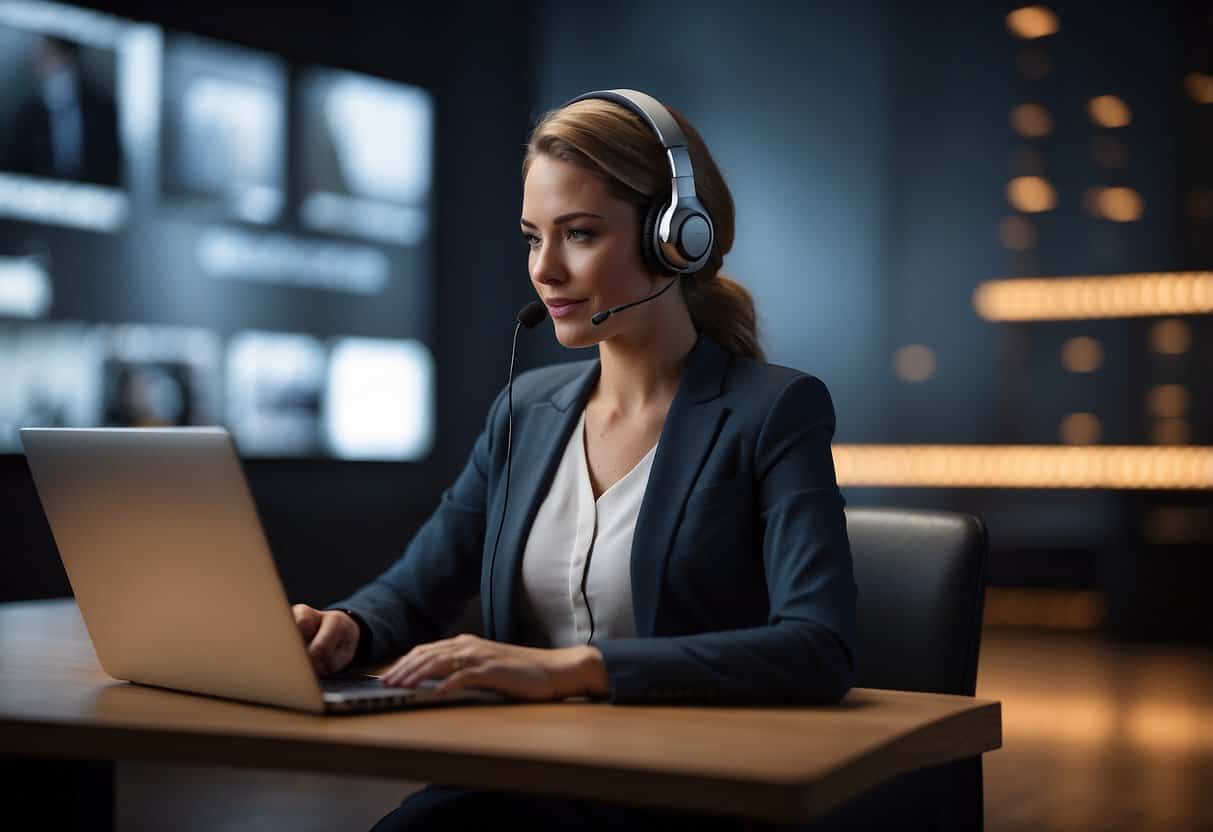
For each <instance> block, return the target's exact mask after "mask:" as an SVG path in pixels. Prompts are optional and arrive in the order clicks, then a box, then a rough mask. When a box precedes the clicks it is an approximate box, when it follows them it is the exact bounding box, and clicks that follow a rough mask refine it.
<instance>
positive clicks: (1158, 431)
mask: <svg viewBox="0 0 1213 832" xmlns="http://www.w3.org/2000/svg"><path fill="white" fill-rule="evenodd" d="M1191 436H1192V431H1191V429H1190V428H1189V427H1188V422H1187V420H1185V419H1159V420H1158V421H1157V422H1156V423H1155V424H1154V444H1156V445H1183V444H1186V443H1187V442H1188V441H1190V439H1191Z"/></svg>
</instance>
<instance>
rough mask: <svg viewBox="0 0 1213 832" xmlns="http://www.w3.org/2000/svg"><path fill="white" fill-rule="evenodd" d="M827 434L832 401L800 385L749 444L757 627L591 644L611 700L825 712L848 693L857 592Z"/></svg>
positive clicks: (815, 386)
mask: <svg viewBox="0 0 1213 832" xmlns="http://www.w3.org/2000/svg"><path fill="white" fill-rule="evenodd" d="M833 435H834V406H833V403H832V402H831V400H830V396H829V392H828V391H827V390H826V388H825V385H824V384H822V383H821V382H820V381H819V380H818V379H816V378H814V377H812V376H808V375H799V376H797V377H795V378H794V379H792V380H791V381H790V382H789V383H788V384H787V385H786V386H785V387H784V388H783V389H782V390H781V391H780V393H779V394H778V396H777V397H776V399H775V402H774V404H773V406H772V407H771V408H770V411H769V413H768V415H767V417H766V421H765V423H764V424H763V427H762V429H761V430H760V432H759V435H758V438H757V440H756V447H755V456H754V460H755V470H754V477H755V480H756V483H755V485H756V488H757V493H758V506H757V507H756V509H755V510H756V511H758V512H759V526H760V528H761V529H762V558H763V565H764V567H765V572H766V583H767V593H768V597H769V602H770V615H769V618H768V621H767V623H766V625H764V626H759V627H752V628H746V629H737V630H725V631H718V632H708V633H700V634H694V635H686V636H673V637H659V638H634V639H613V640H612V639H604V640H603V641H601V642H595V645H596V646H597V647H598V648H599V649H600V650H601V651H602V656H603V659H604V661H605V664H606V671H607V675H608V677H609V679H610V700H611V701H612V702H616V703H635V702H655V701H669V700H680V701H732V702H752V703H761V702H809V703H833V702H838V701H839V700H841V699H842V697H843V696H845V695H846V693H847V691H848V690H849V689H850V687H851V685H852V684H853V680H854V661H853V656H852V653H851V644H852V642H853V639H854V632H855V600H856V595H857V591H856V586H855V580H854V574H853V569H852V563H851V549H850V544H849V541H848V539H847V529H846V519H845V516H844V514H843V505H844V500H843V498H842V494H841V493H840V492H839V490H838V484H837V480H836V478H835V474H834V462H833V457H832V455H831V453H830V441H831V439H832V438H833ZM705 568H710V565H706V566H705Z"/></svg>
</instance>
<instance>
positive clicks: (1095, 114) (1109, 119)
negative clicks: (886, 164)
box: [1087, 95, 1133, 127]
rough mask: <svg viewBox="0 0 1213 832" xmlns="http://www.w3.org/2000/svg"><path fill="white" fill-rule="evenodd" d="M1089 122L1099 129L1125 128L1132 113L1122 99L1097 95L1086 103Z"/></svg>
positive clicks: (1131, 117) (1131, 118) (1130, 119)
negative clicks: (1089, 117)
mask: <svg viewBox="0 0 1213 832" xmlns="http://www.w3.org/2000/svg"><path fill="white" fill-rule="evenodd" d="M1087 112H1088V113H1089V114H1090V116H1091V120H1092V121H1094V122H1095V123H1096V124H1098V125H1100V126H1101V127H1126V126H1128V124H1129V122H1131V121H1132V120H1133V113H1132V111H1131V110H1130V109H1129V105H1128V104H1126V103H1125V102H1124V100H1123V99H1121V98H1117V97H1116V96H1115V95H1098V96H1096V97H1095V98H1092V99H1091V100H1090V101H1088V102H1087Z"/></svg>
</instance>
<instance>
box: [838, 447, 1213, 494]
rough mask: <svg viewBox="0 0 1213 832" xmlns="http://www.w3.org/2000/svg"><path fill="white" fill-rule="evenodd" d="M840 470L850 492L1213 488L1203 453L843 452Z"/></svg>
mask: <svg viewBox="0 0 1213 832" xmlns="http://www.w3.org/2000/svg"><path fill="white" fill-rule="evenodd" d="M834 466H835V469H836V471H837V475H838V484H839V485H844V486H892V487H907V488H949V487H951V488H1111V489H1167V490H1171V489H1213V448H1210V447H1197V446H1172V447H1155V446H1148V445H1146V446H1136V445H1120V446H1107V445H1105V446H1099V447H1092V446H1084V447H1069V446H1064V445H835V446H834Z"/></svg>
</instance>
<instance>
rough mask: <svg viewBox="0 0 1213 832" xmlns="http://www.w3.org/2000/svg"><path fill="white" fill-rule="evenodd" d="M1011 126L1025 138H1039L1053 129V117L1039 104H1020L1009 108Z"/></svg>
mask: <svg viewBox="0 0 1213 832" xmlns="http://www.w3.org/2000/svg"><path fill="white" fill-rule="evenodd" d="M1011 127H1012V129H1014V130H1015V132H1016V133H1018V134H1019V135H1021V136H1023V137H1025V138H1029V139H1039V138H1040V137H1041V136H1047V135H1049V133H1051V132H1052V131H1053V119H1052V118H1050V116H1049V111H1048V110H1046V109H1045V108H1044V107H1042V106H1040V105H1039V104H1020V105H1019V106H1018V107H1016V108H1015V109H1013V110H1011Z"/></svg>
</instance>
